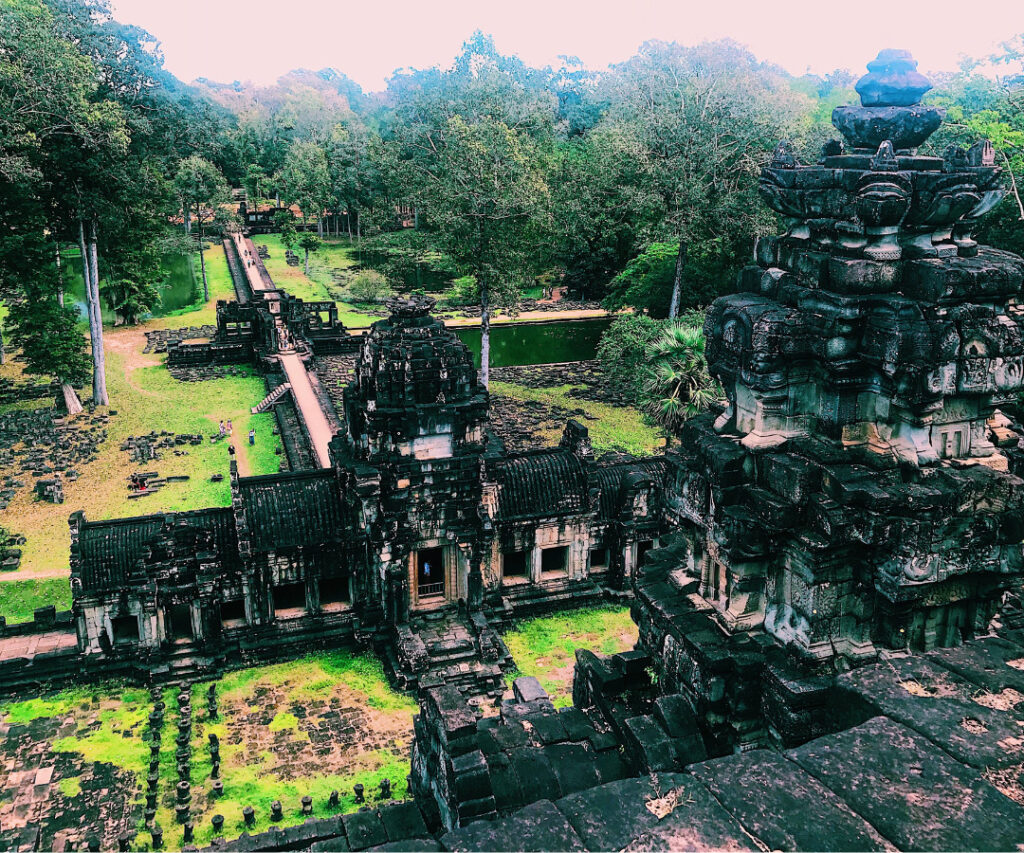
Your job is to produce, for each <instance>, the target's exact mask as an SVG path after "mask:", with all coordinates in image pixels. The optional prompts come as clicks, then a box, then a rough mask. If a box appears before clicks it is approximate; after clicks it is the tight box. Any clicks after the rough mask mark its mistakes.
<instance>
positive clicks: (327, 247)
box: [252, 234, 380, 328]
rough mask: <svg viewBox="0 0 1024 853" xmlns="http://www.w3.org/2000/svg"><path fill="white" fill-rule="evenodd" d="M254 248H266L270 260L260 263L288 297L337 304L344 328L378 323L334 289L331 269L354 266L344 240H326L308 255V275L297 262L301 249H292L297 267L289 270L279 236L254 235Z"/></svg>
mask: <svg viewBox="0 0 1024 853" xmlns="http://www.w3.org/2000/svg"><path fill="white" fill-rule="evenodd" d="M252 240H253V242H254V243H256V244H257V245H262V246H266V247H267V249H268V251H269V252H270V257H269V258H267V259H265V260H264V261H263V263H264V265H265V266H266V268H267V272H269V273H270V277H271V278H272V279H273V280H274V284H276V285H277V286H278V287H280V288H281V289H282V290H285V291H287V292H288V293H290V294H291V295H292V296H295V297H297V298H299V299H302V300H305V301H306V302H317V301H325V300H326V301H333V302H337V303H338V317H339V319H340V320H341V322H342V323H344V324H345V325H346V326H349V327H354V328H362V327H364V326H368V325H370V324H371V323H373V322H374V321H375V320H379V319H380V317H377V316H374V315H373V314H368V313H366V312H365V311H362V310H360V308H359V307H358V306H357V305H353V304H351V303H349V302H345V301H343V300H342V299H340V295H341V292H340V289H339V288H338V287H336V286H335V284H334V280H333V278H332V277H331V270H332V269H352V268H353V267H355V266H356V260H355V258H354V257H353V255H354V253H355V249H354V248H353V247H352V246H351V244H350V243H349V241H348V238H347V237H328V238H326V239H325V240H324V242H323V245H322V246H321V247H320V249H319V250H318V251H316V252H314V253H313V254H312V255H310V259H309V275H308V276H307V275H306V273H305V270H304V268H303V265H302V263H301V259H302V257H303V253H302V250H301V249H296V250H295V253H296V254H297V255H298V256H299V259H300V264H299V266H297V267H290V266H288V264H287V263H286V262H285V259H284V251H285V250H284V246H283V245H281V235H279V234H256V235H255V236H254V237H253V238H252Z"/></svg>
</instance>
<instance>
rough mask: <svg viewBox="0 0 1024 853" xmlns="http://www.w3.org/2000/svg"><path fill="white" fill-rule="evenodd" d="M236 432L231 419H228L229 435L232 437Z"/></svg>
mask: <svg viewBox="0 0 1024 853" xmlns="http://www.w3.org/2000/svg"><path fill="white" fill-rule="evenodd" d="M234 431H235V428H234V427H233V426H232V425H231V418H228V435H231V433H233V432H234Z"/></svg>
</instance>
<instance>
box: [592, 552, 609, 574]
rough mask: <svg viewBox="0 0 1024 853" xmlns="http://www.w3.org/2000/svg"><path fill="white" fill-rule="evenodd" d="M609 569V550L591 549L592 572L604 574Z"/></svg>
mask: <svg viewBox="0 0 1024 853" xmlns="http://www.w3.org/2000/svg"><path fill="white" fill-rule="evenodd" d="M607 568H608V549H607V548H591V549H590V571H592V572H603V571H604V570H605V569H607Z"/></svg>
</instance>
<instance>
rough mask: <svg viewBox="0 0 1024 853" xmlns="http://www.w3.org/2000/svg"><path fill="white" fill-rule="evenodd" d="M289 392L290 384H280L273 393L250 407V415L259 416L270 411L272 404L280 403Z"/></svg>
mask: <svg viewBox="0 0 1024 853" xmlns="http://www.w3.org/2000/svg"><path fill="white" fill-rule="evenodd" d="M291 390H292V386H291V383H289V382H282V383H281V384H280V385H278V386H277V387H276V388H275V389H274V390H273V391H271V392H270V393H269V394H267V396H266V397H264V398H263V399H262V400H261V401H260V402H259V403H258V404H257V405H255V406H253V407H252V413H253V414H254V415H259V414H261V413H263V412H266V411H267V410H268V409H270V407H271V406H273V405H274V403H278V402H280V401H281V398H282V397H283V396H284V395H285V394H287V393H288V392H289V391H291Z"/></svg>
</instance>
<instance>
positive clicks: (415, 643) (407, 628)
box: [385, 609, 514, 702]
mask: <svg viewBox="0 0 1024 853" xmlns="http://www.w3.org/2000/svg"><path fill="white" fill-rule="evenodd" d="M385 661H386V664H387V668H388V670H389V674H390V675H391V677H392V680H393V681H394V682H395V684H396V685H397V686H398V687H400V688H401V689H404V690H428V689H430V688H432V687H438V686H440V685H444V684H447V685H451V686H454V687H457V688H458V689H459V690H460V691H462V693H463V694H464V695H465V696H466V697H467V698H469V699H470V701H473V700H476V701H478V702H479V701H485V700H486V699H492V700H498V699H500V697H501V695H502V693H503V692H504V690H505V680H504V675H505V673H506V672H508V671H510V670H512V669H513V666H514V664H513V662H512V656H511V655H510V654H509V651H508V649H507V648H506V647H505V643H504V642H503V641H502V639H501V637H500V636H499V635H498V633H497V631H495V630H494V628H493V627H492V626H491V625H490V623H489V622H488V621H487V618H486V617H485V616H484V615H483V614H482V613H472V614H469V615H466V614H463V613H457V612H455V611H454V610H451V609H445V610H438V611H435V612H432V613H426V614H418V615H416V616H414V617H413V618H412V619H410V620H409V622H408V623H406V624H404V625H399V626H397V627H396V628H395V629H394V636H393V642H392V643H389V644H388V647H387V648H386V649H385Z"/></svg>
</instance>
